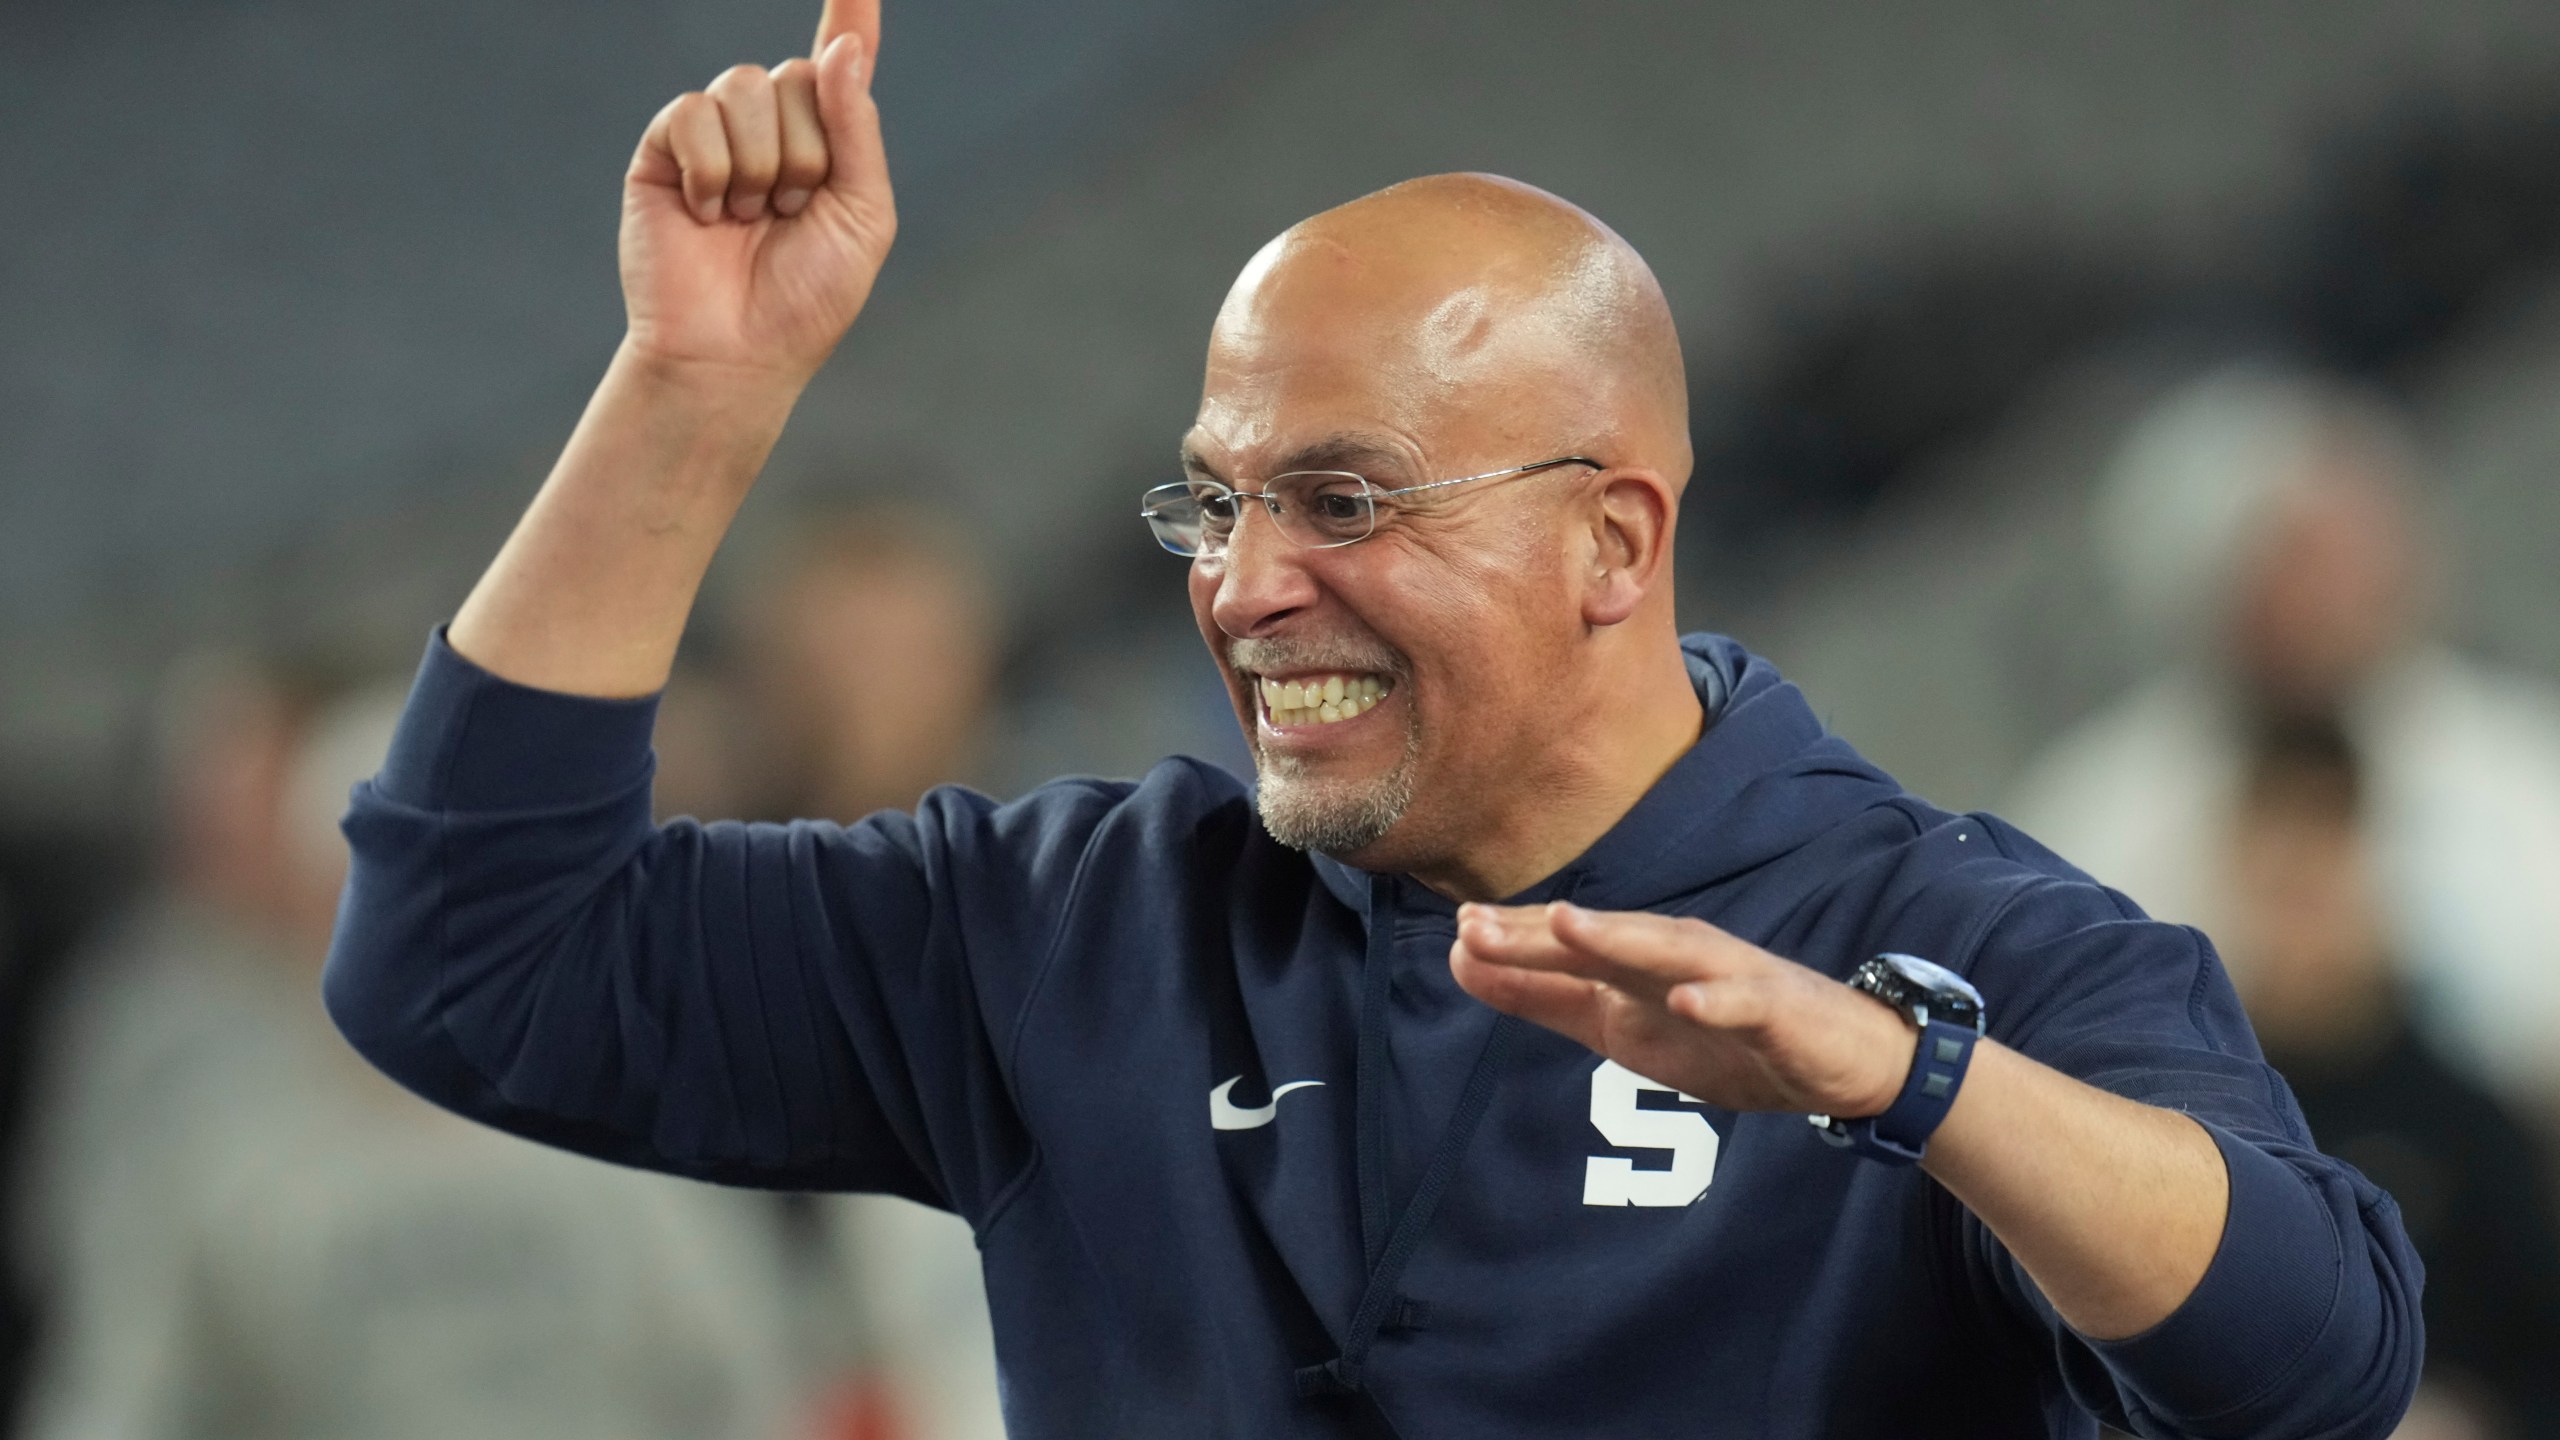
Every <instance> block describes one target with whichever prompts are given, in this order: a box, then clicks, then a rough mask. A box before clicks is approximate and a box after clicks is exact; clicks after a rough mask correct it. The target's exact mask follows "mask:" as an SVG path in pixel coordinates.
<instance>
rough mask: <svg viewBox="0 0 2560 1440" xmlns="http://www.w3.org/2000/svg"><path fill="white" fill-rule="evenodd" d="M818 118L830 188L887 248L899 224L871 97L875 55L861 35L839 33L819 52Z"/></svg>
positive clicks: (827, 184)
mask: <svg viewBox="0 0 2560 1440" xmlns="http://www.w3.org/2000/svg"><path fill="white" fill-rule="evenodd" d="M818 119H819V121H820V123H821V124H822V125H823V126H824V127H825V130H826V138H827V179H826V188H827V190H829V191H830V192H833V193H834V194H837V195H839V196H841V197H843V199H844V200H845V201H846V202H847V203H848V204H850V205H851V206H852V207H853V211H854V213H855V215H856V216H858V217H859V218H860V219H861V221H862V222H863V223H864V224H866V225H869V226H871V227H873V228H874V229H875V230H876V231H878V232H879V233H878V234H877V235H876V237H875V238H876V239H877V242H878V243H879V244H880V245H881V246H882V247H883V249H884V251H885V248H886V246H887V244H888V241H889V238H890V235H891V234H893V233H894V232H895V231H896V229H897V204H896V201H895V199H894V197H893V196H892V195H891V193H890V189H889V156H888V152H887V151H886V149H885V148H883V146H882V145H881V141H880V107H879V106H878V105H877V104H874V103H873V101H872V99H871V55H870V52H869V51H868V50H866V49H865V48H864V47H863V42H862V40H861V38H860V37H859V36H857V35H844V36H840V37H838V38H837V39H836V40H834V41H833V42H831V43H830V44H829V45H828V46H827V48H826V51H825V53H823V54H821V55H819V57H818Z"/></svg>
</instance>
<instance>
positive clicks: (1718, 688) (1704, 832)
mask: <svg viewBox="0 0 2560 1440" xmlns="http://www.w3.org/2000/svg"><path fill="white" fill-rule="evenodd" d="M1680 649H1681V653H1682V655H1683V657H1684V658H1685V659H1686V660H1687V661H1688V665H1689V677H1690V680H1691V681H1692V682H1693V683H1694V684H1695V685H1696V686H1697V689H1698V700H1699V703H1700V704H1701V705H1703V706H1704V707H1705V709H1706V713H1707V726H1706V731H1705V733H1703V734H1701V735H1700V736H1699V737H1698V743H1697V744H1695V745H1693V746H1691V747H1689V752H1688V753H1687V754H1686V755H1683V756H1681V757H1680V759H1679V760H1678V762H1676V763H1675V764H1673V765H1672V767H1671V768H1670V769H1669V770H1668V771H1666V772H1664V774H1663V776H1662V778H1661V779H1660V780H1657V781H1655V782H1654V785H1653V788H1652V789H1650V790H1648V791H1646V792H1645V793H1644V796H1643V798H1641V799H1639V800H1638V801H1636V803H1635V805H1634V807H1633V808H1631V809H1629V810H1628V811H1627V813H1626V814H1625V815H1623V816H1621V817H1620V818H1619V820H1618V823H1617V824H1615V825H1613V826H1611V827H1609V829H1608V831H1607V833H1605V834H1603V835H1602V836H1601V837H1600V838H1599V839H1598V840H1596V841H1594V842H1593V843H1592V845H1591V848H1590V849H1588V850H1585V851H1584V852H1582V854H1581V855H1580V856H1579V857H1577V858H1576V859H1574V860H1573V861H1572V862H1570V863H1568V864H1567V865H1566V866H1565V867H1564V868H1563V869H1561V870H1558V871H1557V872H1556V873H1555V874H1553V875H1550V876H1548V877H1547V878H1546V879H1544V880H1541V881H1539V882H1538V883H1537V884H1535V885H1532V886H1530V887H1529V888H1528V889H1526V890H1523V891H1521V892H1520V893H1519V894H1517V895H1515V896H1512V897H1510V903H1513V904H1522V905H1534V904H1540V903H1543V902H1545V901H1548V900H1571V901H1572V902H1574V903H1575V904H1577V905H1588V906H1591V907H1593V908H1595V909H1606V910H1641V909H1646V908H1650V907H1653V906H1657V905H1660V904H1662V903H1664V902H1666V901H1670V900H1673V899H1677V898H1679V897H1681V896H1684V895H1690V894H1694V893H1696V892H1697V891H1699V890H1703V889H1705V888H1707V887H1708V886H1710V885H1714V884H1717V883H1719V882H1722V881H1726V880H1730V879H1733V878H1734V877H1736V876H1739V875H1742V874H1745V873H1747V872H1749V871H1751V870H1753V869H1756V868H1758V867H1759V866H1761V865H1764V864H1766V863H1768V862H1769V861H1771V860H1774V859H1776V858H1778V857H1779V856H1781V855H1785V854H1787V853H1789V852H1791V851H1793V850H1796V849H1797V848H1799V847H1801V846H1803V845H1805V844H1806V843H1808V842H1810V841H1811V840H1812V839H1813V838H1814V837H1816V836H1817V835H1820V834H1821V833H1823V832H1824V831H1825V830H1827V829H1829V828H1831V827H1832V826H1835V825H1837V824H1839V823H1841V822H1842V821H1843V820H1845V819H1847V818H1848V817H1849V816H1851V815H1853V814H1855V813H1857V812H1858V811H1861V810H1864V809H1867V808H1869V807H1871V806H1874V805H1878V804H1881V803H1884V802H1886V801H1889V800H1891V799H1893V798H1894V797H1896V796H1898V795H1900V794H1901V793H1902V792H1901V787H1900V786H1898V785H1897V784H1895V783H1894V781H1893V779H1892V777H1890V776H1888V775H1886V774H1885V773H1884V772H1883V771H1881V770H1879V769H1877V768H1876V767H1875V766H1873V765H1871V764H1869V763H1868V762H1867V761H1866V760H1864V759H1862V758H1860V757H1859V755H1858V753H1857V752H1856V751H1855V750H1852V749H1851V748H1850V747H1849V744H1848V742H1847V741H1845V740H1842V739H1840V738H1839V737H1838V736H1835V735H1832V734H1830V733H1829V732H1827V731H1825V730H1824V729H1823V727H1822V722H1821V721H1820V720H1819V719H1817V718H1816V717H1815V716H1814V713H1813V707H1812V706H1811V705H1808V704H1807V703H1805V698H1804V692H1803V691H1801V690H1798V689H1797V688H1796V687H1795V686H1794V685H1793V684H1791V683H1789V682H1788V681H1787V680H1786V679H1785V678H1784V677H1782V676H1780V675H1779V674H1778V670H1777V667H1776V666H1774V665H1771V664H1770V663H1769V662H1768V661H1766V660H1764V659H1762V658H1760V657H1759V656H1757V655H1754V654H1752V653H1751V652H1750V651H1749V650H1746V649H1744V648H1743V647H1742V646H1741V645H1740V644H1739V643H1738V642H1736V641H1734V640H1733V639H1731V638H1729V637H1727V636H1723V635H1711V634H1706V633H1703V632H1702V633H1699V634H1694V635H1688V636H1684V637H1682V639H1681V641H1680ZM1309 858H1310V859H1311V860H1312V862H1313V863H1314V865H1315V868H1316V873H1317V875H1318V876H1319V877H1320V878H1321V879H1322V880H1323V882H1324V886H1325V888H1326V889H1327V890H1329V891H1331V892H1332V893H1333V895H1334V897H1335V898H1337V899H1339V900H1341V901H1342V902H1343V903H1344V904H1345V905H1348V906H1350V907H1351V908H1352V909H1354V910H1358V911H1362V912H1366V911H1367V909H1368V908H1369V887H1370V880H1371V878H1372V877H1371V875H1370V872H1368V871H1364V870H1360V869H1357V868H1355V867H1353V866H1349V865H1345V864H1343V863H1342V862H1341V861H1339V860H1336V859H1334V858H1333V857H1331V856H1329V855H1315V856H1311V857H1309ZM1407 890H1408V894H1407V903H1408V904H1409V905H1411V906H1413V907H1414V908H1417V909H1426V908H1434V907H1435V906H1436V907H1437V908H1445V909H1448V910H1451V911H1454V910H1455V909H1456V908H1457V907H1456V906H1455V905H1454V904H1453V903H1451V902H1449V901H1447V900H1445V899H1443V898H1441V897H1439V896H1436V895H1433V894H1431V893H1430V892H1428V891H1425V890H1423V889H1422V888H1421V887H1420V886H1410V887H1407Z"/></svg>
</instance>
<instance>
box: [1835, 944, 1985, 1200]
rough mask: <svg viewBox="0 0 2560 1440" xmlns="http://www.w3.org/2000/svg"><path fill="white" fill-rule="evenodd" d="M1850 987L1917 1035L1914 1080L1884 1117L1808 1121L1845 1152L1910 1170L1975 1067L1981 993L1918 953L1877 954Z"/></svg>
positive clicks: (1907, 1080) (1908, 1081)
mask: <svg viewBox="0 0 2560 1440" xmlns="http://www.w3.org/2000/svg"><path fill="white" fill-rule="evenodd" d="M1849 984H1850V986H1851V988H1853V989H1858V990H1864V991H1866V992H1867V993H1868V994H1870V995H1873V996H1874V997H1876V998H1877V999H1879V1000H1881V1001H1883V1002H1884V1003H1886V1004H1887V1005H1890V1006H1892V1007H1893V1008H1894V1009H1896V1010H1899V1011H1901V1012H1902V1016H1903V1018H1904V1019H1906V1020H1909V1021H1910V1022H1911V1024H1912V1028H1914V1029H1916V1030H1918V1031H1919V1032H1920V1045H1919V1048H1918V1049H1916V1050H1915V1051H1913V1052H1912V1056H1911V1074H1910V1075H1909V1076H1908V1077H1907V1078H1905V1079H1904V1080H1903V1082H1902V1093H1901V1094H1900V1095H1898V1096H1896V1097H1894V1102H1893V1104H1892V1105H1890V1106H1888V1107H1887V1108H1886V1110H1885V1112H1884V1113H1883V1114H1881V1115H1871V1116H1867V1117H1865V1118H1863V1119H1857V1120H1835V1119H1833V1118H1831V1117H1830V1116H1828V1115H1809V1116H1807V1117H1805V1118H1807V1119H1809V1120H1811V1121H1812V1122H1813V1125H1814V1130H1815V1133H1817V1134H1819V1135H1820V1136H1821V1137H1822V1138H1823V1139H1824V1140H1827V1141H1829V1142H1830V1143H1832V1144H1834V1145H1837V1146H1840V1147H1842V1148H1844V1149H1848V1150H1854V1151H1856V1152H1857V1153H1859V1154H1861V1155H1865V1156H1867V1157H1869V1158H1871V1159H1876V1160H1882V1161H1884V1162H1885V1163H1886V1164H1888V1165H1910V1164H1915V1163H1917V1162H1918V1161H1919V1159H1920V1156H1921V1153H1922V1152H1923V1151H1925V1150H1927V1149H1928V1148H1929V1137H1930V1136H1931V1135H1932V1134H1934V1133H1936V1131H1937V1128H1938V1122H1939V1121H1941V1120H1944V1119H1946V1118H1947V1110H1948V1109H1949V1108H1950V1107H1951V1106H1953V1105H1954V1104H1955V1103H1956V1087H1958V1086H1960V1085H1962V1084H1963V1083H1964V1072H1965V1067H1966V1066H1968V1065H1970V1064H1972V1063H1973V1044H1974V1042H1975V1041H1976V1040H1979V1039H1981V1038H1982V1027H1983V1016H1982V992H1981V991H1979V990H1976V989H1974V988H1973V986H1972V984H1971V983H1969V982H1968V981H1966V979H1965V978H1964V977H1963V976H1961V975H1958V974H1957V973H1956V972H1954V971H1953V970H1950V969H1948V968H1947V967H1945V966H1944V965H1933V964H1931V963H1930V962H1928V961H1926V960H1923V959H1921V958H1920V957H1919V956H1917V955H1894V954H1885V955H1878V956H1877V957H1876V958H1874V959H1873V960H1870V961H1868V962H1867V963H1866V964H1864V965H1861V966H1859V967H1858V970H1857V973H1856V974H1854V975H1851V976H1850V977H1849Z"/></svg>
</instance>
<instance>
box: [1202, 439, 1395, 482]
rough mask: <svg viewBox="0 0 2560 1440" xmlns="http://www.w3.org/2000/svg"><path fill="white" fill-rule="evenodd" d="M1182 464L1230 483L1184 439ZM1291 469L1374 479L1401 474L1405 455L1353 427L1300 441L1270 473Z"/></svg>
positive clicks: (1273, 466) (1204, 476) (1207, 478)
mask: <svg viewBox="0 0 2560 1440" xmlns="http://www.w3.org/2000/svg"><path fill="white" fill-rule="evenodd" d="M1182 468H1183V470H1184V471H1185V472H1187V473H1189V474H1191V475H1195V476H1198V477H1199V478H1201V479H1204V480H1215V481H1218V482H1220V483H1221V484H1228V483H1233V482H1231V481H1229V480H1228V478H1227V477H1226V476H1224V475H1221V474H1219V473H1218V467H1217V466H1215V465H1212V464H1210V463H1209V462H1208V461H1206V460H1204V459H1202V458H1201V457H1200V452H1199V451H1197V450H1194V449H1192V448H1191V446H1190V445H1189V444H1187V443H1186V444H1184V445H1183V447H1182ZM1294 470H1350V471H1354V472H1357V473H1359V474H1362V475H1367V476H1369V477H1370V478H1371V479H1376V478H1378V477H1377V472H1379V471H1382V470H1383V471H1386V472H1388V473H1389V474H1390V475H1401V474H1402V472H1403V470H1404V459H1403V456H1402V455H1401V454H1400V453H1399V452H1398V451H1397V450H1396V448H1395V445H1394V443H1393V442H1391V441H1388V440H1385V439H1382V438H1380V437H1378V436H1374V435H1363V434H1360V433H1358V432H1356V431H1343V432H1341V433H1339V434H1334V435H1327V436H1325V437H1324V438H1323V439H1321V440H1314V441H1310V442H1308V443H1307V444H1304V445H1301V446H1299V447H1298V448H1297V449H1295V450H1292V451H1290V452H1289V453H1288V454H1286V455H1283V456H1282V457H1280V459H1279V460H1278V461H1277V462H1275V463H1274V464H1273V465H1272V467H1271V473H1272V474H1273V475H1286V474H1288V473H1290V472H1291V471H1294Z"/></svg>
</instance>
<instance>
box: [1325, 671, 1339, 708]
mask: <svg viewBox="0 0 2560 1440" xmlns="http://www.w3.org/2000/svg"><path fill="white" fill-rule="evenodd" d="M1324 700H1325V703H1326V704H1328V705H1338V704H1341V703H1342V677H1341V676H1339V675H1327V676H1326V677H1324Z"/></svg>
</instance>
